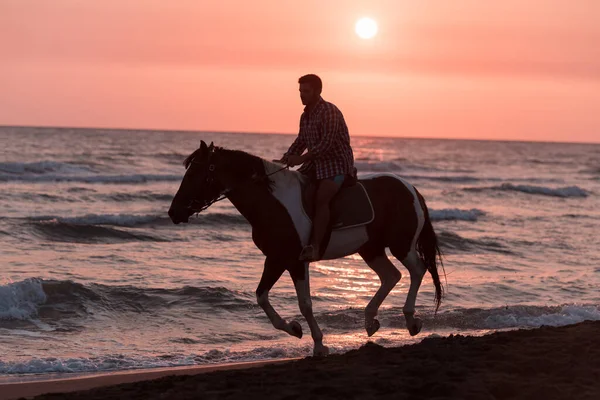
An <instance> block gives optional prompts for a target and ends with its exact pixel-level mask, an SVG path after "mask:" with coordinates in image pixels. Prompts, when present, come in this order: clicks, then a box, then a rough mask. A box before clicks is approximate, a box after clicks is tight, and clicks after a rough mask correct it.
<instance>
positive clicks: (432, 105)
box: [0, 0, 600, 142]
mask: <svg viewBox="0 0 600 400" xmlns="http://www.w3.org/2000/svg"><path fill="white" fill-rule="evenodd" d="M365 16H368V17H371V18H373V19H374V20H375V21H377V23H378V26H379V32H378V34H377V36H375V37H374V38H373V39H369V40H364V39H360V38H359V37H358V36H357V35H356V34H355V32H354V24H355V22H356V21H357V20H358V19H359V18H361V17H365ZM599 16H600V1H597V0H575V1H572V2H567V1H564V0H527V1H523V0H518V1H517V0H503V1H480V0H452V1H448V0H428V1H417V0H386V1H377V0H362V1H357V0H302V1H296V0H290V1H281V0H252V1H247V0H215V1H208V0H204V1H198V0H194V1H192V0H177V1H166V0H160V1H158V0H103V1H83V0H53V1H42V0H37V1H33V0H0V125H35V126H72V127H103V128H128V129H158V130H162V129H169V130H201V131H235V132H265V133H292V134H293V133H297V131H298V122H299V117H300V114H301V113H302V105H301V103H300V99H299V94H298V83H297V81H298V78H299V77H300V76H301V75H304V74H307V73H316V74H318V75H319V76H321V78H322V79H323V98H324V99H325V100H328V101H331V102H333V103H334V104H336V105H337V106H338V107H339V108H340V109H341V111H342V112H343V114H344V117H345V119H346V121H347V123H348V126H349V129H350V133H351V135H361V136H362V135H374V136H399V137H433V138H468V139H493V140H534V141H569V142H600V47H599V44H600V23H598V21H599Z"/></svg>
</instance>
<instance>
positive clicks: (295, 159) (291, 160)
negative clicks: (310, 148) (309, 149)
mask: <svg viewBox="0 0 600 400" xmlns="http://www.w3.org/2000/svg"><path fill="white" fill-rule="evenodd" d="M304 161H306V159H305V157H304V156H297V155H295V154H290V155H289V156H288V158H287V165H289V166H290V167H295V166H296V165H300V164H303V163H304Z"/></svg>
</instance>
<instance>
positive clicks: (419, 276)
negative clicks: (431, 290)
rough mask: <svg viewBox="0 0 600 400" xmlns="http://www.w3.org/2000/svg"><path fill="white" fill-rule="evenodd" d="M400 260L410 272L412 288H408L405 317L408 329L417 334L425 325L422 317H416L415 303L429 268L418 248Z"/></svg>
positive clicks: (404, 310) (412, 334) (413, 334)
mask: <svg viewBox="0 0 600 400" xmlns="http://www.w3.org/2000/svg"><path fill="white" fill-rule="evenodd" d="M392 253H393V251H392ZM394 256H395V254H394ZM400 261H401V262H402V264H404V266H405V267H406V269H408V272H409V273H410V288H409V289H408V295H407V296H406V302H405V303H404V307H403V308H402V311H403V313H404V318H405V319H406V327H407V328H408V331H409V332H410V334H411V336H415V335H416V334H417V333H419V332H420V331H421V327H422V326H423V322H422V321H421V319H420V318H415V303H416V301H417V293H418V292H419V288H420V287H421V282H422V281H423V276H424V275H425V272H427V268H426V267H425V264H423V261H422V260H421V258H420V257H419V255H418V254H417V252H416V250H412V251H411V252H409V253H408V255H407V256H406V257H405V258H404V259H402V260H400Z"/></svg>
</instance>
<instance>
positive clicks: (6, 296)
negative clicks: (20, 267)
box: [0, 279, 46, 320]
mask: <svg viewBox="0 0 600 400" xmlns="http://www.w3.org/2000/svg"><path fill="white" fill-rule="evenodd" d="M45 302H46V293H44V289H43V288H42V281H41V280H40V279H26V280H24V281H21V282H15V283H9V284H7V285H2V286H0V320H3V319H4V320H7V319H19V320H25V319H29V318H32V317H35V316H36V315H37V311H38V306H39V305H41V304H44V303H45Z"/></svg>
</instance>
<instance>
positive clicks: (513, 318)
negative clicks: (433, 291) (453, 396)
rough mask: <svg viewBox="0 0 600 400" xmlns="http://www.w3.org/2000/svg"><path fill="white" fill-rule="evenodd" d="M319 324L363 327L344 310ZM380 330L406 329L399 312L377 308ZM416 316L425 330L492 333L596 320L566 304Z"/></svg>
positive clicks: (592, 309) (358, 315)
mask: <svg viewBox="0 0 600 400" xmlns="http://www.w3.org/2000/svg"><path fill="white" fill-rule="evenodd" d="M316 317H317V319H318V320H319V323H322V324H323V325H324V326H327V327H328V328H329V329H332V330H337V331H351V330H359V329H363V328H364V309H354V308H352V309H345V310H337V311H333V312H323V313H318V315H317V316H316ZM378 317H379V320H380V322H381V325H382V327H385V328H398V329H406V325H405V321H404V317H403V314H402V309H401V308H400V307H391V308H385V309H381V310H380V311H379V314H378ZM419 317H420V318H422V319H423V323H424V325H425V326H427V327H428V329H464V330H488V329H489V330H496V329H518V328H538V327H540V326H543V325H550V326H563V325H569V324H575V323H579V322H583V321H586V320H592V321H600V308H598V306H596V305H577V304H566V305H561V306H520V305H516V306H505V307H497V308H489V309H479V308H457V309H454V310H451V311H446V312H438V313H437V314H435V313H434V312H433V310H432V309H431V308H429V307H423V308H421V309H420V310H419Z"/></svg>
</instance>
